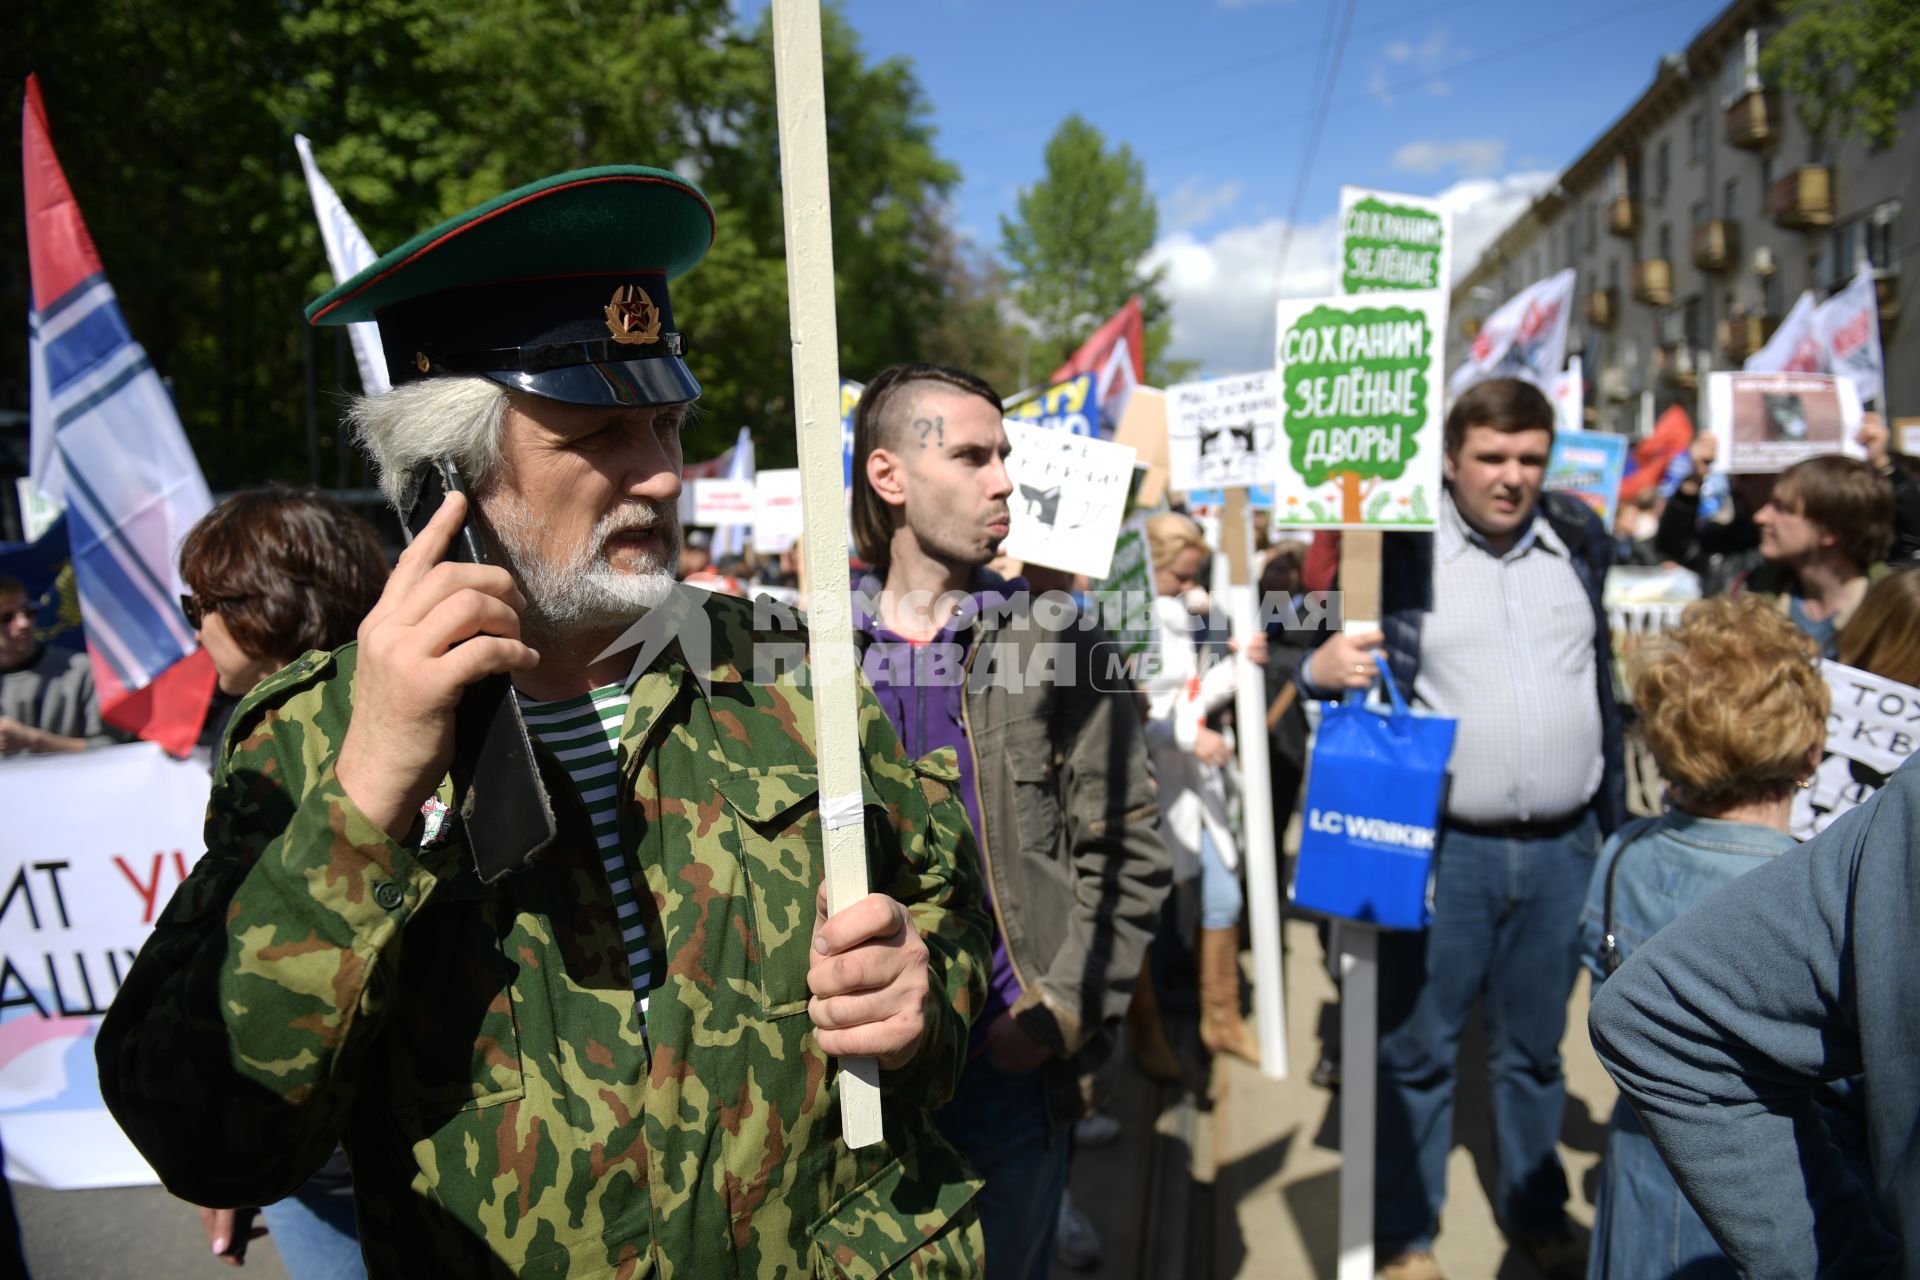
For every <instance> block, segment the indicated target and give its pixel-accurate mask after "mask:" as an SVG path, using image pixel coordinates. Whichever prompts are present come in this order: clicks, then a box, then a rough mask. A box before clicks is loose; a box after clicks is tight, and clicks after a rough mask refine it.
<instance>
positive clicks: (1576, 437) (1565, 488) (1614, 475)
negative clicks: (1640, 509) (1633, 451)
mask: <svg viewBox="0 0 1920 1280" xmlns="http://www.w3.org/2000/svg"><path fill="white" fill-rule="evenodd" d="M1628 443H1629V442H1628V440H1627V438H1626V437H1625V436H1616V435H1609V434H1607V433H1606V432H1604V431H1561V432H1557V433H1556V434H1555V435H1554V437H1553V454H1552V456H1551V457H1550V458H1549V459H1548V460H1547V478H1546V483H1545V485H1544V486H1543V487H1544V488H1547V489H1551V490H1553V491H1555V492H1556V493H1570V494H1572V495H1573V496H1574V497H1576V498H1578V499H1580V500H1581V501H1582V502H1584V503H1586V504H1587V505H1588V506H1589V507H1592V508H1593V513H1594V514H1595V515H1597V516H1599V517H1600V519H1601V520H1603V521H1605V522H1606V526H1607V528H1608V529H1609V530H1611V529H1612V528H1613V516H1614V513H1615V512H1616V511H1617V510H1618V509H1619V506H1620V481H1621V480H1622V479H1623V478H1624V477H1625V476H1626V473H1627V446H1628Z"/></svg>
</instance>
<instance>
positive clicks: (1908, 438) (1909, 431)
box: [1894, 422, 1920, 458]
mask: <svg viewBox="0 0 1920 1280" xmlns="http://www.w3.org/2000/svg"><path fill="white" fill-rule="evenodd" d="M1894 426H1895V427H1896V428H1897V429H1898V431H1899V433H1900V435H1899V444H1898V445H1897V447H1896V449H1895V452H1897V453H1900V454H1902V455H1904V456H1906V457H1909V458H1920V422H1898V423H1895V424H1894Z"/></svg>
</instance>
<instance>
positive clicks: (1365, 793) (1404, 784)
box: [1290, 654, 1459, 929]
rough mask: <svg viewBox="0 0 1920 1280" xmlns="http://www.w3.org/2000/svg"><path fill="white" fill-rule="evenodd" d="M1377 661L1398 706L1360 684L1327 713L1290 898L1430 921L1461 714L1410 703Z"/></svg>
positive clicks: (1358, 917) (1315, 908) (1320, 909)
mask: <svg viewBox="0 0 1920 1280" xmlns="http://www.w3.org/2000/svg"><path fill="white" fill-rule="evenodd" d="M1374 660H1375V661H1376V662H1377V663H1378V664H1379V667H1380V674H1381V676H1382V678H1383V679H1384V680H1385V681H1386V686H1387V696H1388V697H1389V698H1390V699H1391V701H1392V706H1391V707H1390V708H1389V707H1373V706H1369V705H1367V703H1366V701H1365V699H1366V691H1365V690H1363V689H1354V690H1350V691H1349V692H1348V694H1347V696H1346V699H1345V700H1344V701H1341V702H1335V703H1329V704H1328V705H1327V706H1326V708H1325V709H1324V710H1323V711H1322V713H1321V716H1320V731H1319V733H1318V734H1316V735H1315V737H1314V742H1313V754H1312V757H1311V763H1310V766H1309V769H1310V771H1309V773H1308V775H1307V812H1306V822H1305V824H1304V828H1303V830H1302V831H1301V834H1300V857H1299V860H1298V861H1297V863H1296V864H1295V866H1294V873H1293V888H1292V891H1291V894H1290V897H1291V900H1292V902H1293V905H1294V906H1295V907H1298V908H1300V909H1301V910H1303V911H1312V912H1315V913H1317V914H1320V915H1326V916H1333V917H1335V918H1337V919H1342V920H1353V921H1357V922H1359V923H1361V924H1368V925H1372V926H1374V927H1375V928H1380V929H1424V928H1426V927H1427V924H1428V922H1429V921H1430V920H1431V919H1432V911H1431V899H1430V895H1429V893H1428V886H1429V884H1430V883H1431V879H1432V872H1433V852H1434V844H1435V841H1436V840H1437V838H1438V836H1439V825H1440V803H1441V797H1442V796H1443V795H1444V793H1445V790H1446V782H1447V759H1448V757H1449V756H1451V755H1452V754H1453V735H1454V730H1455V729H1456V728H1457V727H1458V723H1459V722H1458V721H1456V720H1453V719H1452V718H1450V717H1447V716H1436V715H1428V714H1425V713H1420V714H1416V713H1415V712H1413V711H1412V710H1410V709H1409V708H1408V707H1407V701H1406V699H1405V698H1403V697H1402V696H1401V695H1400V689H1399V686H1397V685H1396V684H1395V683H1394V680H1393V673H1392V672H1391V671H1390V670H1388V669H1387V664H1386V662H1385V661H1384V660H1383V659H1382V658H1381V657H1380V656H1379V655H1378V654H1376V655H1375V657H1374Z"/></svg>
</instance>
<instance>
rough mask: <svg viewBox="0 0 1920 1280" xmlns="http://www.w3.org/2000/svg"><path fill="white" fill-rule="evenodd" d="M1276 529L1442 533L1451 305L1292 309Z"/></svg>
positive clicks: (1378, 302) (1384, 302) (1283, 325)
mask: <svg viewBox="0 0 1920 1280" xmlns="http://www.w3.org/2000/svg"><path fill="white" fill-rule="evenodd" d="M1277 323H1278V327H1277V328H1276V329H1275V334H1276V350H1275V352H1274V364H1275V369H1274V374H1273V377H1274V385H1275V389H1276V390H1277V391H1278V393H1279V400H1280V446H1279V448H1278V449H1276V450H1275V452H1274V457H1275V465H1274V469H1273V471H1272V472H1271V473H1270V476H1271V478H1272V480H1273V482H1274V493H1273V517H1272V519H1273V527H1274V528H1276V529H1287V528H1293V529H1302V528H1325V529H1376V528H1377V529H1400V530H1425V529H1432V528H1433V527H1434V522H1435V520H1436V518H1437V517H1438V513H1439V510H1440V453H1441V442H1440V421H1441V407H1442V405H1441V401H1442V395H1441V388H1442V386H1443V385H1444V383H1445V377H1444V376H1443V371H1442V367H1441V362H1440V361H1441V350H1442V346H1443V343H1444V341H1445V332H1446V323H1447V296H1446V295H1445V294H1444V293H1431V292H1426V293H1412V292H1410V293H1387V294H1372V295H1369V296H1366V297H1353V298H1301V299H1293V300H1289V301H1285V302H1282V303H1280V305H1279V314H1278V322H1277Z"/></svg>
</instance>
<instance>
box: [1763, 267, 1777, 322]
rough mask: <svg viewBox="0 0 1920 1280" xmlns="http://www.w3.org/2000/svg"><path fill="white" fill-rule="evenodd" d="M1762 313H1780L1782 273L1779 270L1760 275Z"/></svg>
mask: <svg viewBox="0 0 1920 1280" xmlns="http://www.w3.org/2000/svg"><path fill="white" fill-rule="evenodd" d="M1760 314H1761V315H1766V316H1778V315H1779V314H1780V273H1779V272H1778V271H1775V272H1773V273H1771V274H1769V275H1764V276H1762V277H1760Z"/></svg>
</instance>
